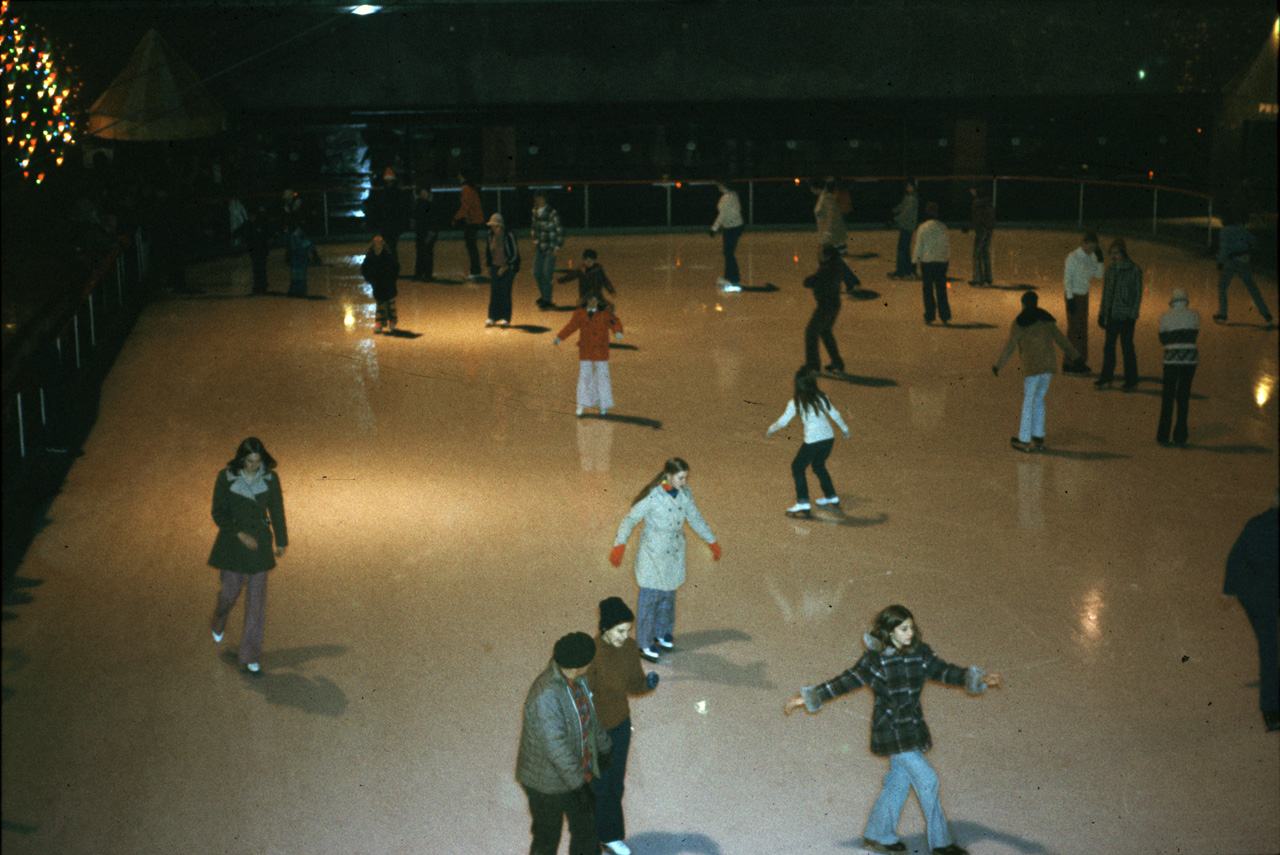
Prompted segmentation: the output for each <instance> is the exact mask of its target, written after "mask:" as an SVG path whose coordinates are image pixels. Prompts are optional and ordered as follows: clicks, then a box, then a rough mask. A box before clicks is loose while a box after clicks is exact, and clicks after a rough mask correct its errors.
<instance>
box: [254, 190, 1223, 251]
mask: <svg viewBox="0 0 1280 855" xmlns="http://www.w3.org/2000/svg"><path fill="white" fill-rule="evenodd" d="M914 178H915V180H916V182H917V185H918V188H919V191H918V192H919V197H920V200H921V203H922V205H921V208H922V211H923V203H924V202H926V201H936V202H938V203H939V204H940V206H941V208H942V212H943V219H945V220H949V221H951V222H957V223H958V222H964V221H967V220H968V216H969V195H968V188H969V187H970V186H973V185H974V184H978V183H982V184H986V185H988V186H989V187H990V190H991V196H992V200H993V201H994V202H995V205H996V216H997V218H998V220H999V221H1002V222H1018V223H1033V222H1047V223H1069V222H1071V221H1073V220H1074V222H1075V225H1076V226H1077V227H1078V228H1086V227H1089V228H1103V227H1104V226H1112V227H1114V226H1116V225H1118V224H1121V223H1123V224H1126V225H1127V227H1128V228H1129V229H1131V230H1132V229H1137V230H1143V231H1145V229H1146V225H1145V224H1148V223H1149V225H1150V233H1151V234H1152V235H1155V236H1159V235H1161V234H1162V233H1164V232H1168V233H1170V234H1171V235H1175V236H1177V237H1179V238H1182V239H1187V238H1188V237H1189V236H1190V234H1192V233H1194V232H1195V231H1199V232H1200V233H1201V234H1202V235H1203V239H1204V245H1205V246H1206V247H1207V246H1210V245H1211V244H1212V243H1213V234H1214V229H1215V227H1216V225H1217V223H1216V222H1215V220H1214V215H1213V197H1212V196H1210V195H1209V194H1206V193H1201V192H1197V191H1194V190H1187V189H1184V188H1180V187H1172V186H1167V185H1162V184H1156V183H1155V182H1154V181H1153V180H1148V181H1115V180H1104V179H1095V178H1045V177H1039V176H1017V175H997V176H991V175H925V176H914ZM841 181H842V183H843V186H844V187H845V188H846V189H847V190H848V192H849V197H850V202H851V206H852V208H851V210H850V211H849V212H847V213H846V214H845V221H846V223H847V224H848V225H849V226H850V227H853V228H866V227H868V226H878V225H881V224H884V223H886V221H887V220H888V219H889V216H890V211H891V210H892V208H893V206H894V205H895V204H897V202H898V200H899V199H900V198H901V196H902V186H903V183H904V182H905V181H906V176H894V175H890V176H883V175H882V176H849V177H844V178H842V179H841ZM734 185H735V188H736V189H737V191H738V194H739V197H740V199H741V202H742V208H743V215H744V218H745V219H746V221H747V224H748V225H751V226H761V227H787V226H802V225H805V224H811V223H812V222H813V196H812V194H811V192H810V191H809V189H808V187H807V184H806V182H805V181H804V180H802V179H800V178H757V179H749V180H741V181H736V182H734ZM406 189H408V188H406ZM478 189H479V190H480V195H481V203H482V205H483V207H484V210H485V212H486V213H492V212H497V213H501V214H503V215H504V216H505V217H506V218H507V222H508V224H509V225H511V226H512V227H515V228H527V227H528V225H529V211H530V209H531V200H532V196H533V194H534V193H535V192H539V191H541V192H545V193H546V194H547V195H548V197H549V199H550V201H551V204H552V205H553V206H554V207H555V208H556V210H557V211H558V212H559V214H560V217H561V221H562V222H563V224H564V225H565V227H566V228H569V229H583V230H587V229H619V230H626V229H636V230H661V229H689V228H698V227H702V228H705V227H707V226H709V225H710V224H711V222H712V220H714V219H715V213H716V200H717V198H718V196H719V194H718V192H717V190H716V187H715V182H713V181H707V180H692V181H685V180H661V181H652V180H649V181H639V180H635V181H574V182H568V181H565V182H549V181H542V182H537V181H535V182H504V183H489V184H484V185H481V186H480V187H479V188H478ZM432 192H433V194H434V196H435V202H436V205H443V208H444V209H445V211H444V212H443V213H442V214H441V216H440V217H438V218H437V219H436V226H437V228H438V229H441V230H443V229H448V228H449V227H450V226H449V216H450V215H451V214H452V213H453V211H455V210H456V204H457V203H456V202H454V201H452V199H453V198H456V194H457V193H458V192H459V188H458V186H457V185H444V186H433V187H432ZM299 193H300V194H301V195H302V196H303V197H304V199H305V200H306V201H307V203H308V206H309V208H310V209H311V210H310V216H309V218H308V219H309V223H308V227H309V228H310V229H312V230H313V236H324V237H326V238H328V237H334V236H339V235H348V234H352V233H360V232H365V231H367V228H366V227H365V226H364V224H363V222H362V220H363V205H364V201H365V199H366V198H367V196H368V185H367V184H366V185H364V186H360V187H330V188H324V189H314V190H301V189H300V190H299ZM255 198H257V199H263V198H268V199H269V198H271V197H268V196H260V197H255Z"/></svg>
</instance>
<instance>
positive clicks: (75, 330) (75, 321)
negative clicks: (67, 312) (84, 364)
mask: <svg viewBox="0 0 1280 855" xmlns="http://www.w3.org/2000/svg"><path fill="white" fill-rule="evenodd" d="M71 321H72V323H71V329H72V334H73V335H74V336H75V338H76V370H77V371H79V370H80V313H79V312H76V316H75V317H74V318H72V319H71Z"/></svg>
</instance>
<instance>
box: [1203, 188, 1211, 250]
mask: <svg viewBox="0 0 1280 855" xmlns="http://www.w3.org/2000/svg"><path fill="white" fill-rule="evenodd" d="M1208 220H1209V222H1208V227H1207V228H1206V229H1205V232H1206V234H1205V237H1204V246H1205V249H1212V248H1213V199H1212V198H1211V199H1209V217H1208Z"/></svg>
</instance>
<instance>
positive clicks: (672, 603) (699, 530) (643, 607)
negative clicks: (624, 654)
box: [609, 457, 720, 662]
mask: <svg viewBox="0 0 1280 855" xmlns="http://www.w3.org/2000/svg"><path fill="white" fill-rule="evenodd" d="M688 480H689V464H688V463H685V462H684V461H683V460H681V459H680V458H679V457H673V458H671V459H670V460H668V461H667V462H666V463H665V464H663V467H662V471H661V472H659V473H658V474H657V475H656V476H655V477H654V479H653V480H652V481H650V482H649V483H648V484H646V485H645V486H644V489H642V490H641V491H640V492H639V493H638V494H637V495H636V497H635V499H634V500H633V501H632V502H631V510H630V511H629V512H628V513H627V515H626V516H625V517H623V518H622V523H621V524H620V525H619V526H618V534H617V536H616V537H615V538H614V540H613V550H612V551H611V552H610V553H609V563H610V564H612V565H613V566H614V567H620V566H621V565H622V554H623V552H625V551H626V548H627V538H628V537H630V536H631V531H632V529H634V528H635V527H636V526H637V525H639V524H640V523H641V522H643V523H644V529H643V530H641V532H640V545H639V546H638V547H637V548H636V566H635V572H636V583H637V584H638V585H639V586H640V600H639V603H638V604H637V608H636V612H637V615H638V617H637V619H636V641H637V642H638V643H639V644H640V654H641V655H642V656H644V658H646V659H648V660H649V661H650V662H657V661H658V651H659V649H660V648H663V649H667V650H670V649H671V648H673V647H675V636H674V632H675V615H676V590H677V589H678V588H679V587H680V586H681V585H683V584H684V581H685V566H684V564H685V562H684V557H685V542H684V524H685V522H688V523H689V527H690V528H692V529H693V530H694V532H695V533H696V534H697V535H698V537H700V538H702V539H703V540H704V541H706V544H707V546H708V547H709V548H710V549H711V557H712V558H713V559H715V560H716V561H719V560H720V543H719V541H717V540H716V536H715V535H714V534H712V533H711V527H710V526H708V525H707V523H706V521H705V520H703V518H702V514H701V513H700V512H699V511H698V506H697V505H696V504H695V503H694V501H693V493H692V492H691V491H690V490H689V486H688Z"/></svg>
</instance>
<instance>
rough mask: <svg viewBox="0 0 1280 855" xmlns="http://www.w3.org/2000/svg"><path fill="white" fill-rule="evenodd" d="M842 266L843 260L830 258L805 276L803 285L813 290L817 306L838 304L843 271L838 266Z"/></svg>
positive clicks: (842, 282)
mask: <svg viewBox="0 0 1280 855" xmlns="http://www.w3.org/2000/svg"><path fill="white" fill-rule="evenodd" d="M843 266H844V262H843V261H841V260H840V259H839V258H832V259H829V260H826V261H823V262H822V263H821V264H819V265H818V269H817V270H816V271H815V272H814V273H813V274H812V275H810V276H806V277H805V279H804V287H806V288H808V289H809V290H811V291H813V299H815V300H817V301H818V305H819V306H824V307H830V306H832V305H836V306H838V305H840V286H841V285H843V284H844V280H843V273H844V271H842V270H841V269H840V268H841V267H843Z"/></svg>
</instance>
